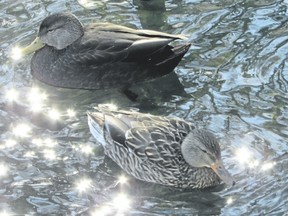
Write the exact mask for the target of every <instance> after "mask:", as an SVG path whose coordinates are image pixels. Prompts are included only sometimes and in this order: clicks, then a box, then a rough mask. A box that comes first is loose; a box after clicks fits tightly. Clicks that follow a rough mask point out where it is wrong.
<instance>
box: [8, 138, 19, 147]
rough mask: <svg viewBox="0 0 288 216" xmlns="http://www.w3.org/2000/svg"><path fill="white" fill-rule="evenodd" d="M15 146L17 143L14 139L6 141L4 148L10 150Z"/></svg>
mask: <svg viewBox="0 0 288 216" xmlns="http://www.w3.org/2000/svg"><path fill="white" fill-rule="evenodd" d="M16 144H17V142H16V141H15V140H14V139H8V140H6V142H5V147H7V148H11V147H13V146H15V145H16Z"/></svg>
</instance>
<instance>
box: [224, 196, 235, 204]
mask: <svg viewBox="0 0 288 216" xmlns="http://www.w3.org/2000/svg"><path fill="white" fill-rule="evenodd" d="M233 202H234V200H233V198H232V197H229V198H228V199H227V201H226V203H227V205H230V204H232V203H233Z"/></svg>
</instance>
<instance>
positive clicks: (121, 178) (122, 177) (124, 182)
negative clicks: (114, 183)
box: [118, 175, 128, 184]
mask: <svg viewBox="0 0 288 216" xmlns="http://www.w3.org/2000/svg"><path fill="white" fill-rule="evenodd" d="M127 182H128V178H127V177H126V176H124V175H122V176H120V177H119V178H118V183H120V184H126V183H127Z"/></svg>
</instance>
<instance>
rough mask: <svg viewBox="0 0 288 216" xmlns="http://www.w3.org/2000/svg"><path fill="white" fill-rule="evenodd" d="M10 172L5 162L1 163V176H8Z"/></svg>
mask: <svg viewBox="0 0 288 216" xmlns="http://www.w3.org/2000/svg"><path fill="white" fill-rule="evenodd" d="M7 173H8V167H7V165H5V164H3V163H2V164H0V178H1V177H3V176H6V175H7Z"/></svg>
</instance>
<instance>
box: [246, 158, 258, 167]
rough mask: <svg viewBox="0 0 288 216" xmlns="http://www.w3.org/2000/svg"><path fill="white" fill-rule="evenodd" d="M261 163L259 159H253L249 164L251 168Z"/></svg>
mask: <svg viewBox="0 0 288 216" xmlns="http://www.w3.org/2000/svg"><path fill="white" fill-rule="evenodd" d="M259 164H260V162H259V161H258V160H253V161H250V162H249V164H248V165H249V167H250V168H256V167H258V166H259Z"/></svg>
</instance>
